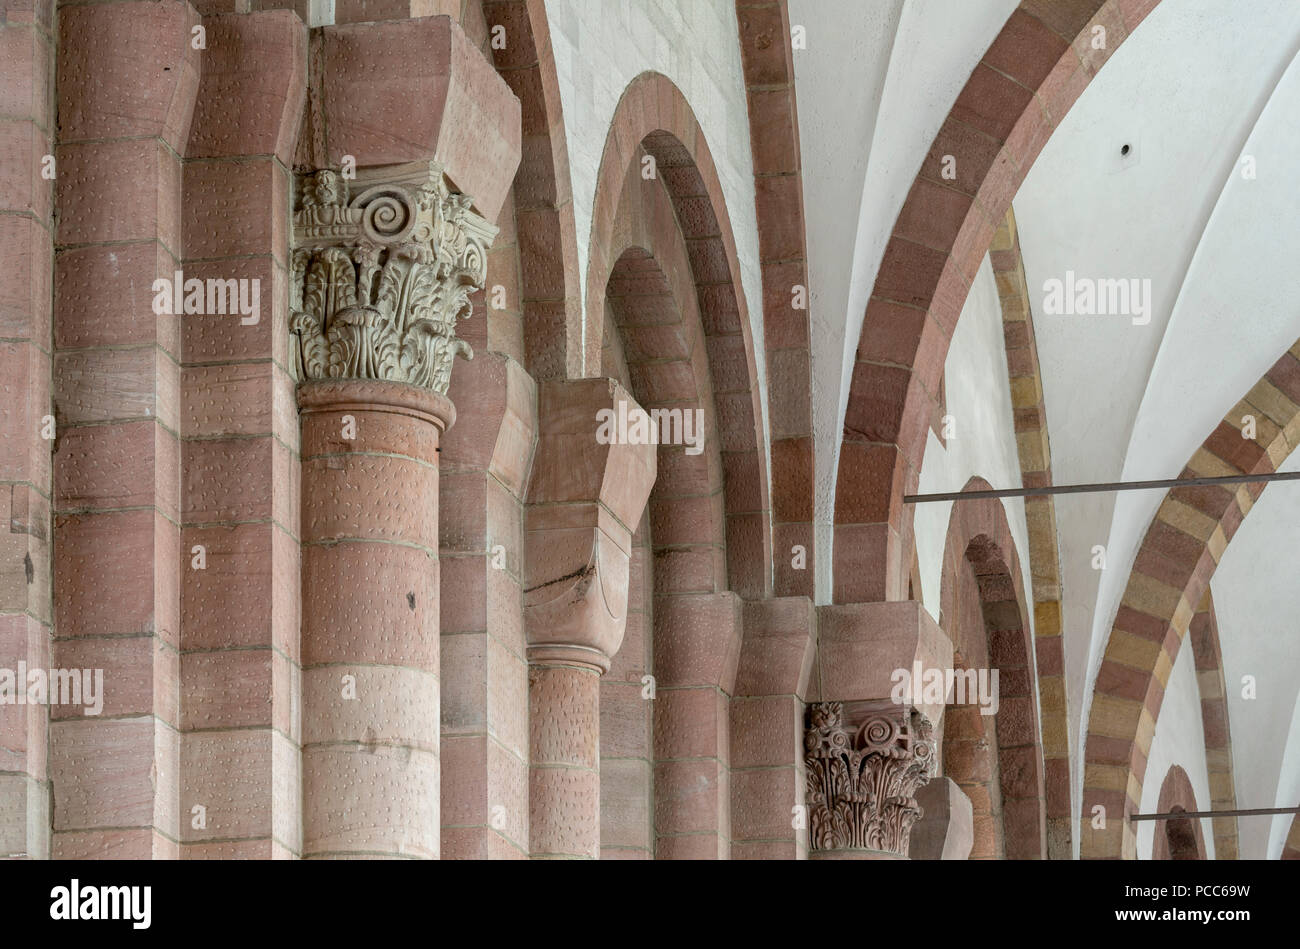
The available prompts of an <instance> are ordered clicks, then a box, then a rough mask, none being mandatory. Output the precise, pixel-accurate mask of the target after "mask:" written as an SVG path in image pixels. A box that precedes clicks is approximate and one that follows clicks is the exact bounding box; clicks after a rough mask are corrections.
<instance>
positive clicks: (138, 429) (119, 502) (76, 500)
mask: <svg viewBox="0 0 1300 949" xmlns="http://www.w3.org/2000/svg"><path fill="white" fill-rule="evenodd" d="M179 473H180V448H179V445H178V443H177V441H176V439H175V437H173V436H172V435H171V434H170V433H169V432H167V431H166V430H164V429H162V428H161V427H160V426H159V425H157V423H155V422H150V421H141V422H126V423H123V424H121V425H92V426H86V427H78V428H70V429H67V430H66V431H65V432H64V433H63V436H62V437H61V438H60V440H59V464H58V466H57V468H56V471H55V480H54V491H55V503H56V505H57V506H58V508H60V509H62V510H84V509H87V508H89V509H98V510H112V509H117V508H128V507H142V506H151V505H157V507H158V509H159V510H161V511H162V512H163V513H164V514H166V515H167V516H168V517H171V518H174V519H179V516H180V511H179V506H178V503H177V501H178V496H177V495H178V484H177V482H178V480H179Z"/></svg>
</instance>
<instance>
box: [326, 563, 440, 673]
mask: <svg viewBox="0 0 1300 949" xmlns="http://www.w3.org/2000/svg"><path fill="white" fill-rule="evenodd" d="M361 577H365V578H366V583H365V584H364V586H354V585H353V584H351V583H349V582H348V580H349V578H357V579H358V581H359V578H361ZM437 592H438V573H437V562H436V561H435V560H434V559H433V558H432V557H430V556H429V555H428V554H426V553H425V552H424V551H422V550H419V549H417V548H414V547H406V546H399V545H396V544H355V543H343V544H338V545H335V546H328V547H310V548H308V549H307V550H305V551H304V554H303V596H304V600H305V601H306V602H307V603H309V604H310V608H309V609H306V610H305V611H304V616H303V635H302V640H303V667H304V669H306V668H308V667H310V666H313V665H318V664H321V663H329V662H373V663H382V664H387V665H400V666H407V667H410V668H413V669H426V670H428V671H430V672H436V671H437V669H438V651H439V641H438V601H437Z"/></svg>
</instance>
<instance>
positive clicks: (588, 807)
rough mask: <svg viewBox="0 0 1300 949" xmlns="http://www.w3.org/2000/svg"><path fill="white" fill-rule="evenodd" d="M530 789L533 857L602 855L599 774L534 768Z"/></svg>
mask: <svg viewBox="0 0 1300 949" xmlns="http://www.w3.org/2000/svg"><path fill="white" fill-rule="evenodd" d="M528 788H529V791H528V812H529V817H528V830H529V849H530V851H531V852H532V853H533V854H546V855H564V856H579V857H590V858H595V857H596V856H597V855H598V854H599V852H600V776H599V775H598V774H597V773H596V772H595V771H578V770H574V769H569V768H533V769H531V770H530V772H529V775H528Z"/></svg>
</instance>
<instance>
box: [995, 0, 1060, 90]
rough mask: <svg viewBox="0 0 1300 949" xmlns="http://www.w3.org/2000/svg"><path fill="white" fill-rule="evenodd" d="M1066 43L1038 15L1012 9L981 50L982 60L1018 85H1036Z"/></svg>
mask: <svg viewBox="0 0 1300 949" xmlns="http://www.w3.org/2000/svg"><path fill="white" fill-rule="evenodd" d="M1068 47H1069V44H1068V43H1067V42H1066V41H1065V40H1064V39H1063V38H1062V37H1061V36H1059V35H1058V34H1056V33H1054V32H1053V31H1052V30H1051V29H1050V28H1049V27H1048V26H1047V24H1045V23H1044V22H1043V21H1042V20H1041V19H1039V18H1037V17H1035V16H1033V15H1031V14H1030V13H1027V12H1025V11H1024V10H1016V11H1014V12H1013V13H1012V14H1011V17H1010V19H1008V20H1007V22H1006V24H1005V25H1003V27H1002V31H1001V32H1000V33H999V34H998V36H997V38H996V39H995V40H994V41H993V45H992V46H990V47H989V50H988V52H987V53H985V54H984V59H983V62H984V63H985V64H987V65H989V66H992V67H993V68H994V69H996V70H997V71H998V72H1001V73H1005V74H1006V75H1008V76H1010V77H1011V78H1012V79H1014V80H1016V81H1017V82H1018V83H1020V84H1021V85H1022V86H1025V87H1026V88H1029V89H1037V88H1038V86H1039V85H1040V84H1041V83H1042V82H1043V80H1044V79H1045V78H1046V77H1047V74H1048V73H1050V72H1051V71H1052V68H1053V67H1054V66H1055V65H1056V63H1057V61H1058V60H1059V59H1060V58H1061V56H1062V54H1064V53H1065V51H1066V50H1067V48H1068Z"/></svg>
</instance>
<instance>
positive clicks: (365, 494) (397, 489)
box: [302, 423, 438, 551]
mask: <svg viewBox="0 0 1300 949" xmlns="http://www.w3.org/2000/svg"><path fill="white" fill-rule="evenodd" d="M363 424H364V423H363ZM336 465H337V466H336ZM379 496H382V497H385V498H386V502H385V503H384V504H383V505H375V504H373V503H371V501H370V499H373V498H375V497H379ZM302 497H303V506H302V516H303V525H302V529H303V540H304V541H305V542H309V543H310V542H319V541H333V540H340V539H344V538H358V539H367V540H386V541H399V542H403V543H410V544H418V545H420V546H421V547H423V548H425V549H427V550H430V551H436V550H437V549H438V522H437V499H438V472H437V469H435V468H430V467H428V466H426V465H420V464H417V463H415V462H413V461H406V460H403V459H400V458H391V457H385V456H381V455H362V454H349V455H343V456H340V457H339V458H336V459H331V458H322V457H317V458H314V459H311V460H308V461H306V462H304V463H303V479H302Z"/></svg>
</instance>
